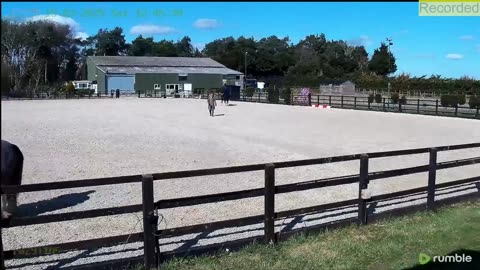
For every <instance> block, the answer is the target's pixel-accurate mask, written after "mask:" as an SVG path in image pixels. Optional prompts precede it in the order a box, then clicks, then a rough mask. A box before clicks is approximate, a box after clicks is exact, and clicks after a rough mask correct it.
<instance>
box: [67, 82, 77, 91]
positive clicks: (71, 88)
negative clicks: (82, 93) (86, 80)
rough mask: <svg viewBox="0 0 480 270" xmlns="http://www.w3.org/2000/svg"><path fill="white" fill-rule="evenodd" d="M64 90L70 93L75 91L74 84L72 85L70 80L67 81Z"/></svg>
mask: <svg viewBox="0 0 480 270" xmlns="http://www.w3.org/2000/svg"><path fill="white" fill-rule="evenodd" d="M65 91H66V92H67V93H68V94H72V93H73V92H75V86H74V85H73V83H72V82H69V83H68V84H67V86H66V87H65Z"/></svg>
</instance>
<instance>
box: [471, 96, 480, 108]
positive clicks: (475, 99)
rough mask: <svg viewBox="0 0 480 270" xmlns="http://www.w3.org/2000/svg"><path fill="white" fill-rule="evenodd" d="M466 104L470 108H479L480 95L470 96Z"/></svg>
mask: <svg viewBox="0 0 480 270" xmlns="http://www.w3.org/2000/svg"><path fill="white" fill-rule="evenodd" d="M468 105H469V106H470V109H480V96H470V99H469V100H468Z"/></svg>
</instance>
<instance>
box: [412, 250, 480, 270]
mask: <svg viewBox="0 0 480 270" xmlns="http://www.w3.org/2000/svg"><path fill="white" fill-rule="evenodd" d="M445 256H453V257H450V258H448V259H446V260H453V259H452V258H455V257H457V258H460V257H461V258H463V257H464V256H465V257H466V256H470V257H471V262H452V261H449V262H433V260H430V261H429V262H428V263H427V264H423V265H420V264H418V265H416V266H413V267H411V268H404V269H403V270H476V269H480V252H479V251H475V250H468V249H459V250H455V251H452V252H450V253H448V254H447V255H445Z"/></svg>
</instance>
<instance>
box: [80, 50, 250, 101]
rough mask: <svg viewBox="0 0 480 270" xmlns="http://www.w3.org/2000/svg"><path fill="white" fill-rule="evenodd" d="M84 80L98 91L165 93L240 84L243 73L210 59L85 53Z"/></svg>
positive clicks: (172, 93)
mask: <svg viewBox="0 0 480 270" xmlns="http://www.w3.org/2000/svg"><path fill="white" fill-rule="evenodd" d="M86 71H87V74H86V75H87V79H88V80H89V81H92V82H93V83H94V84H95V83H96V84H97V91H98V93H105V94H109V93H110V91H111V90H116V89H120V90H121V91H123V92H136V91H139V90H140V91H150V90H157V91H159V90H160V92H162V93H166V95H167V96H169V95H174V94H175V93H179V92H189V91H190V92H192V91H195V90H197V91H201V90H206V89H218V88H221V87H222V86H223V84H225V83H226V84H227V85H237V86H240V87H242V84H243V73H241V72H238V71H235V70H232V69H229V68H227V67H225V66H224V65H222V64H220V63H218V62H216V61H214V60H212V59H211V58H194V57H149V56H89V57H87V69H86Z"/></svg>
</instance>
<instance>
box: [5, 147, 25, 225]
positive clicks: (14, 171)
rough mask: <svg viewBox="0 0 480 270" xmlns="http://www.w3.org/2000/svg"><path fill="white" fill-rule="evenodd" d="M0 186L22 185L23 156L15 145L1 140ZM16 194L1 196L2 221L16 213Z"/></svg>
mask: <svg viewBox="0 0 480 270" xmlns="http://www.w3.org/2000/svg"><path fill="white" fill-rule="evenodd" d="M1 151H2V154H1V157H2V159H1V162H2V169H1V174H2V175H1V176H2V178H1V183H0V184H1V185H2V186H5V185H8V186H17V185H21V184H22V172H23V154H22V151H20V148H18V146H16V145H15V144H12V143H10V142H7V141H4V140H2V149H1ZM17 196H18V194H2V198H1V200H2V219H3V218H9V217H10V216H12V215H13V214H14V213H15V212H16V211H17Z"/></svg>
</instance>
